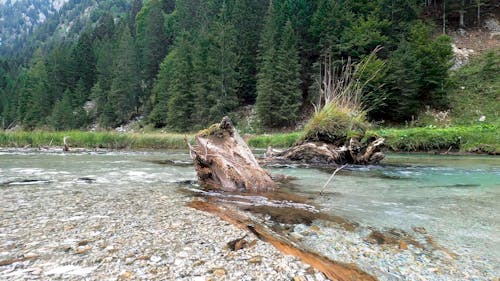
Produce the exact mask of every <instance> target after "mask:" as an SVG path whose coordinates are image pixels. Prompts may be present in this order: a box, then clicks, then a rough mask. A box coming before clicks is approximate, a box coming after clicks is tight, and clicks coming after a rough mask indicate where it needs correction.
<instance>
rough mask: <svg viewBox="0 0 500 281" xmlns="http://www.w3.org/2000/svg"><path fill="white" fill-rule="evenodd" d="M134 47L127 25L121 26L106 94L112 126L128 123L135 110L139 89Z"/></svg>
mask: <svg viewBox="0 0 500 281" xmlns="http://www.w3.org/2000/svg"><path fill="white" fill-rule="evenodd" d="M134 46H135V45H134V40H133V38H132V36H131V35H130V31H129V29H128V25H125V24H123V25H122V31H121V34H120V39H119V43H118V47H117V51H116V57H115V59H114V64H113V65H114V71H113V80H112V82H111V89H110V91H109V94H108V103H109V105H110V106H111V108H112V109H113V111H114V113H115V116H116V120H115V122H116V123H115V124H114V125H119V124H121V123H123V122H126V121H128V120H129V119H130V118H131V117H132V116H133V115H134V113H135V111H136V110H137V106H138V100H137V99H138V93H139V91H140V87H139V80H138V77H137V73H138V68H137V58H136V51H135V48H134ZM109 125H113V124H109Z"/></svg>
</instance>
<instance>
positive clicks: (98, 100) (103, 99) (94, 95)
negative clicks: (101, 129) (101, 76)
mask: <svg viewBox="0 0 500 281" xmlns="http://www.w3.org/2000/svg"><path fill="white" fill-rule="evenodd" d="M90 98H91V99H92V100H93V101H94V103H95V108H94V112H92V113H93V117H94V118H96V117H99V116H101V115H102V114H103V112H104V106H105V104H106V103H107V101H108V98H107V95H106V92H105V91H104V90H103V89H102V87H101V83H100V82H99V81H97V82H96V83H95V84H94V87H92V90H91V91H90Z"/></svg>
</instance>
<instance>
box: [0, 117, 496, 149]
mask: <svg viewBox="0 0 500 281" xmlns="http://www.w3.org/2000/svg"><path fill="white" fill-rule="evenodd" d="M498 129H499V128H498V125H493V124H485V125H473V126H455V127H448V128H436V127H432V126H429V127H424V128H386V129H378V130H371V131H368V134H369V135H376V136H381V137H384V138H385V139H386V144H387V147H388V148H389V149H390V150H392V151H408V152H419V151H420V152H422V151H430V150H447V149H449V148H450V147H451V148H452V149H453V150H459V151H461V152H478V153H491V154H500V133H499V130H498ZM65 136H68V137H69V143H70V144H71V146H72V147H84V148H105V149H185V148H187V147H186V144H185V142H184V138H185V136H186V135H184V134H174V133H144V134H139V133H125V134H124V133H116V132H83V131H70V132H46V131H34V132H0V146H1V147H44V146H62V145H63V138H64V137H65ZM301 136H302V132H292V133H279V134H264V135H255V136H252V137H250V138H249V139H248V143H249V145H250V146H251V147H253V148H267V147H268V146H272V147H280V148H285V147H290V146H292V145H293V144H294V143H295V142H296V141H297V140H298V139H299V138H300V137H301ZM187 137H188V139H189V140H191V139H192V137H193V136H192V135H187Z"/></svg>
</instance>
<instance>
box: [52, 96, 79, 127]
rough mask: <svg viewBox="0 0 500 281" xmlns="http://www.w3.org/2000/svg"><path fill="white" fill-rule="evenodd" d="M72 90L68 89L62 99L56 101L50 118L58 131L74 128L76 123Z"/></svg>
mask: <svg viewBox="0 0 500 281" xmlns="http://www.w3.org/2000/svg"><path fill="white" fill-rule="evenodd" d="M70 91H71V90H69V89H68V90H66V92H64V95H63V97H62V99H61V100H59V101H57V102H56V103H55V105H54V108H53V110H52V114H51V116H50V118H49V123H50V125H51V126H52V128H54V129H55V130H57V131H63V130H70V129H74V128H75V125H76V122H75V116H74V115H73V106H72V104H71V96H72V93H70Z"/></svg>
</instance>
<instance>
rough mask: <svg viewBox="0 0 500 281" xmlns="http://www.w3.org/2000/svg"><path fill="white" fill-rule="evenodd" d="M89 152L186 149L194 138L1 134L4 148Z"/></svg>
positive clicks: (184, 136)
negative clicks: (87, 150)
mask: <svg viewBox="0 0 500 281" xmlns="http://www.w3.org/2000/svg"><path fill="white" fill-rule="evenodd" d="M64 137H68V138H67V142H68V143H69V145H70V146H71V147H78V148H87V149H131V150H134V149H183V148H186V147H187V146H186V139H187V140H191V139H192V135H189V134H176V133H159V132H158V133H157V132H154V133H118V132H113V131H109V132H87V131H66V132H64V131H63V132H50V131H31V132H28V131H21V132H0V147H18V148H23V147H25V148H50V147H54V146H61V147H62V146H63V139H64Z"/></svg>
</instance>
